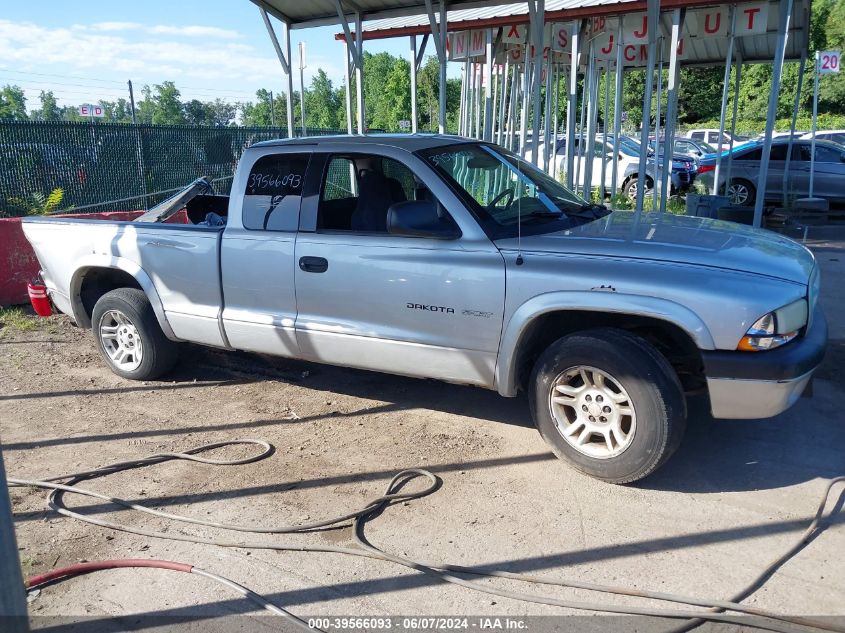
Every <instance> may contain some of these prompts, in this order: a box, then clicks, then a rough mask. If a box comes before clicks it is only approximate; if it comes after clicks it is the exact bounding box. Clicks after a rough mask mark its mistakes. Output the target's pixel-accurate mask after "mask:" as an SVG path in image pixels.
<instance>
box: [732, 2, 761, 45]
mask: <svg viewBox="0 0 845 633" xmlns="http://www.w3.org/2000/svg"><path fill="white" fill-rule="evenodd" d="M768 27H769V3H768V2H760V3H755V4H739V5H737V7H736V34H737V35H738V36H740V37H741V36H743V35H759V34H761V33H765V32H766V29H767V28H768Z"/></svg>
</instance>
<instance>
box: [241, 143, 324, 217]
mask: <svg viewBox="0 0 845 633" xmlns="http://www.w3.org/2000/svg"><path fill="white" fill-rule="evenodd" d="M309 158H310V154H268V155H267V156H262V157H261V158H259V159H258V160H257V161H255V164H254V165H253V166H252V170H250V172H249V176H248V177H247V181H246V190H245V191H244V201H243V224H244V228H247V229H252V230H258V231H296V229H297V227H298V226H299V203H300V201H301V200H302V186H303V184H304V183H305V170H306V169H307V167H308V159H309Z"/></svg>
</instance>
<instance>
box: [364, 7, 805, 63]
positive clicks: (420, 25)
mask: <svg viewBox="0 0 845 633" xmlns="http://www.w3.org/2000/svg"><path fill="white" fill-rule="evenodd" d="M746 1H747V0H746ZM644 4H645V3H644V2H643V1H642V0H619V1H608V0H546V22H563V21H566V20H571V19H574V18H576V17H581V16H580V15H579V14H583V13H584V12H589V11H590V9H593V10H595V14H598V13H599V11H598V10H599V9H600V10H601V14H603V15H620V14H625V13H635V12H636V13H638V12H641V11H644V10H645V6H644ZM721 4H722V3H719V2H713V1H712V0H690V1H686V2H685V1H683V0H676V1H675V2H671V1H670V2H667V0H663V2H662V3H661V5H662V7H663V9H664V10H663V12H662V13H661V21H662V23H663V27H664V32H665V33H669V32H670V29H671V11H667V10H666V9H667V5H669V6H671V8H675V6H680V5H684V6H688V7H695V8H700V7H708V6H710V7H713V6H719V5H721ZM672 5H675V6H672ZM809 6H810V0H795V2H794V6H793V17H792V21H791V23H790V30H789V37H788V38H787V46H786V59H798V58H799V57H800V56H801V52H802V51H803V50H806V48H807V46H808V42H809V34H808V27H809ZM438 21H439V20H438ZM527 21H528V8H527V6H526V3H524V2H517V3H510V4H503V5H498V6H485V7H480V8H472V9H455V10H451V11H449V12H448V14H447V22H448V28H449V30H450V31H464V30H469V29H473V28H488V27H491V26H496V25H497V23H498V24H499V25H500V24H510V23H516V22H527ZM362 30H363V32H364V38H365V39H383V38H389V37H400V36H402V35H412V34H414V33H415V32H417V33H420V34H422V33H427V32H428V31H429V23H428V16H427V15H411V16H401V17H395V18H385V19H379V20H370V21H367V22H364V23H363V28H362ZM777 30H778V1H777V0H775V1H774V2H770V7H769V20H768V27H767V32H766V33H765V34H759V35H747V36H744V37H741V38H737V40H736V41H737V42H738V44H737V46H738V48H739V50H740V52H741V53H742V55H743V59H744V60H745V62H747V63H754V62H771V61H772V58H773V56H774V53H775V46H776V42H777ZM686 45H687V46H689V50H688V54H687V56H686V59H684V60H683V61H682V63H683V65H685V66H688V65H711V64H724V61H725V56H726V55H727V46H728V40H727V38H712V37H709V38H704V37H699V38H688V40H687V43H686Z"/></svg>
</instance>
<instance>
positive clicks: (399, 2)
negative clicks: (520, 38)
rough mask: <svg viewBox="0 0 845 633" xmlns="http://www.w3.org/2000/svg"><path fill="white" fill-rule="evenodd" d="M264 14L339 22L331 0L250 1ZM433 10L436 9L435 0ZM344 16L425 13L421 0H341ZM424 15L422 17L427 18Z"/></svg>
mask: <svg viewBox="0 0 845 633" xmlns="http://www.w3.org/2000/svg"><path fill="white" fill-rule="evenodd" d="M251 2H252V3H253V4H257V5H258V6H263V7H264V8H265V9H267V11H268V13H271V14H272V15H275V16H276V17H277V18H279V19H281V20H284V21H286V22H289V23H290V26H291V28H293V29H300V28H308V27H312V26H325V25H330V24H339V20H338V16H337V8H336V7H335V2H334V0H251ZM508 3H509V0H449V6H450V7H452V8H454V9H472V8H482V7H484V8H489V7H492V6H499V5H504V4H508ZM434 4H435V10H436V9H437V2H435V3H434ZM341 5H342V6H343V9H344V11H345V12H346V13H347V15H349V16H351V15H353V14H354V13H356V12H360V14H361V18H362V19H364V20H377V19H382V18H396V17H402V16H423V17H425V16H426V9H425V1H424V0H341ZM427 19H428V18H426V20H427Z"/></svg>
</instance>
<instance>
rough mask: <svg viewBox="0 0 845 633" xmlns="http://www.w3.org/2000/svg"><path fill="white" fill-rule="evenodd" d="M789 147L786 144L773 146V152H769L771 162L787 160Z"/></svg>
mask: <svg viewBox="0 0 845 633" xmlns="http://www.w3.org/2000/svg"><path fill="white" fill-rule="evenodd" d="M788 148H789V145H787V144H786V143H783V144H779V145H772V151H771V152H769V160H786V150H787V149H788Z"/></svg>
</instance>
